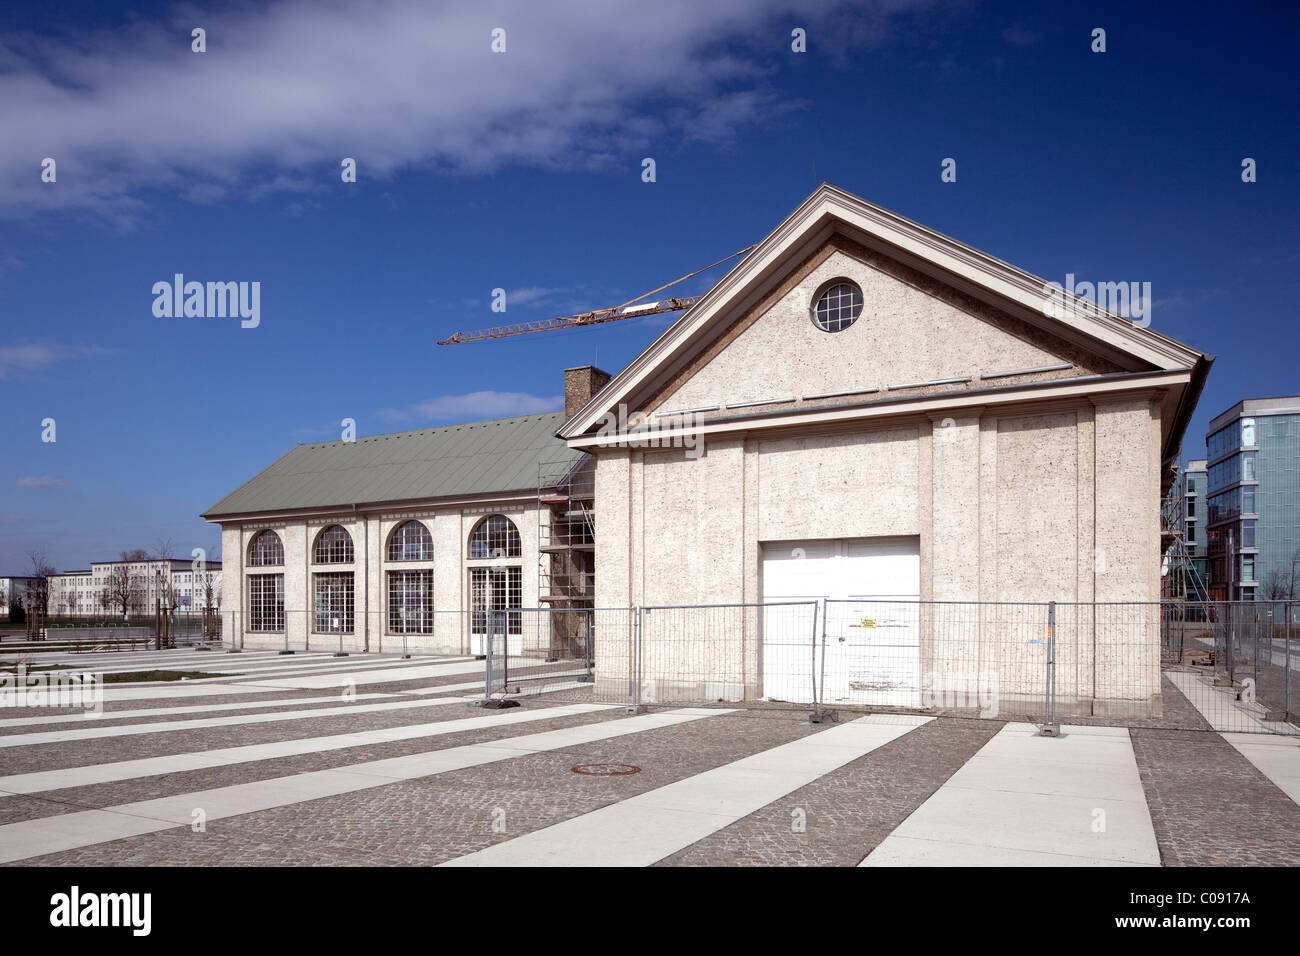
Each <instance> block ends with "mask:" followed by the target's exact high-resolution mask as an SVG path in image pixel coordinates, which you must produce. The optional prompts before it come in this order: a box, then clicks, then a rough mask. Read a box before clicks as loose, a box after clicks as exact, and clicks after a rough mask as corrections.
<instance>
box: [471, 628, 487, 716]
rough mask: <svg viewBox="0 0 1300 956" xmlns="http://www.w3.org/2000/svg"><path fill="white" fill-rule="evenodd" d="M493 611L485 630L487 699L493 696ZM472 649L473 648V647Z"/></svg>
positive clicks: (484, 695)
mask: <svg viewBox="0 0 1300 956" xmlns="http://www.w3.org/2000/svg"><path fill="white" fill-rule="evenodd" d="M491 618H492V612H491V611H489V612H488V620H487V622H485V623H486V625H487V626H486V627H485V628H484V630H483V700H484V701H487V700H489V699H491V697H492V624H491ZM471 649H472V648H471Z"/></svg>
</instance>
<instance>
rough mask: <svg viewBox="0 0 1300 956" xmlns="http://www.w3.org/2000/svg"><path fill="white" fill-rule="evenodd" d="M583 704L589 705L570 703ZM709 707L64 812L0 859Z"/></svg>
mask: <svg viewBox="0 0 1300 956" xmlns="http://www.w3.org/2000/svg"><path fill="white" fill-rule="evenodd" d="M575 706H591V705H575ZM717 713H718V711H716V710H693V709H689V708H686V709H680V710H673V711H668V712H666V713H655V714H643V715H640V716H636V717H627V718H625V719H622V720H617V721H608V722H603V723H595V724H583V725H579V726H577V727H569V728H565V729H563V730H553V731H544V732H542V733H537V734H528V735H525V736H522V737H508V738H505V739H503V740H494V741H491V742H487V743H480V744H467V745H465V746H463V747H451V748H448V749H446V750H435V751H431V752H428V753H421V754H415V755H412V756H407V757H394V758H391V759H388V760H374V761H369V762H365V763H358V764H351V765H349V766H345V767H338V768H334V769H330V770H318V771H313V772H311V773H301V774H295V775H294V776H291V777H276V778H273V779H270V780H259V781H257V782H254V783H247V784H237V785H235V786H231V787H220V788H216V789H212V790H203V791H198V792H194V793H184V794H179V795H175V796H170V797H162V798H159V799H156V800H142V801H139V802H136V803H129V804H122V805H118V806H114V807H107V808H104V809H100V810H84V811H81V812H78V813H65V814H61V815H59V816H56V817H45V818H41V819H37V820H24V821H21V822H18V823H9V824H5V825H4V826H0V863H10V862H14V861H17V860H24V859H29V858H31V857H35V856H43V855H47V854H50V853H57V852H60V851H64V850H71V849H76V848H79V847H85V846H92V845H95V844H98V843H106V842H108V841H110V840H118V839H124V838H126V837H132V836H139V835H141V834H145V833H158V832H160V831H163V830H169V829H172V828H175V827H188V826H192V825H193V823H194V821H195V818H196V811H202V815H203V818H204V820H205V821H213V820H220V819H224V818H226V817H232V816H239V815H242V814H247V813H255V812H257V811H259V810H268V809H272V808H275V807H284V806H289V805H291V804H299V803H304V802H307V801H309V800H318V799H321V798H323V797H329V796H336V795H338V794H342V793H353V792H356V791H358V790H367V789H370V788H373V787H382V786H384V785H386V784H391V783H395V782H399V781H403V780H414V779H417V778H421V777H428V776H433V775H436V774H441V773H447V772H449V771H453V770H463V769H465V768H467V767H475V766H482V765H483V764H488V763H494V762H496V761H500V760H509V759H510V758H511V757H518V756H524V755H527V754H532V753H539V752H542V751H547V750H558V749H561V748H565V747H572V746H576V745H579V744H583V743H589V742H591V741H593V740H608V739H610V738H613V737H618V736H621V735H624V734H635V733H639V732H641V731H643V730H649V729H652V728H655V727H667V726H671V725H673V724H676V723H682V722H685V721H691V720H700V719H702V718H704V717H709V716H713V715H714V714H717Z"/></svg>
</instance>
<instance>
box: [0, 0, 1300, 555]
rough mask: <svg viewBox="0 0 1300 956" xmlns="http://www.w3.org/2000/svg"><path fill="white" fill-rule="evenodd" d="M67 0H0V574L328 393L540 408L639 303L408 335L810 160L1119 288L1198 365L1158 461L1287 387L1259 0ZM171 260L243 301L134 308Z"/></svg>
mask: <svg viewBox="0 0 1300 956" xmlns="http://www.w3.org/2000/svg"><path fill="white" fill-rule="evenodd" d="M1135 6H1136V7H1137V9H1134V7H1135ZM105 7H106V5H101V4H85V5H81V6H79V5H77V4H61V5H58V7H57V9H55V8H54V7H53V6H46V5H32V6H31V9H30V10H27V11H23V10H20V9H17V8H16V7H14V6H12V5H11V6H9V7H6V8H5V10H4V12H3V13H0V128H3V129H4V132H5V135H4V137H3V138H2V140H0V315H2V316H3V326H2V330H3V332H2V334H0V401H2V403H3V404H2V406H0V407H2V408H3V414H2V415H0V422H3V424H2V425H0V441H2V444H0V449H3V451H2V452H0V574H2V573H21V571H22V570H23V569H25V568H26V566H27V559H26V556H25V555H26V552H27V551H28V550H30V549H40V550H43V551H45V552H47V554H48V555H49V557H50V558H51V559H52V561H53V563H54V564H55V565H57V566H58V567H60V568H73V567H85V566H87V565H88V563H89V562H90V561H91V560H92V559H101V558H105V557H111V556H115V555H116V554H117V552H118V551H119V550H121V549H123V548H133V547H145V548H148V547H150V546H151V544H152V543H153V542H154V541H156V540H157V539H159V538H171V539H172V540H173V541H174V543H175V544H176V546H177V550H178V551H179V552H181V553H184V554H188V552H189V550H190V548H192V547H205V548H208V549H209V551H213V552H215V551H216V549H217V548H218V546H219V534H218V532H217V529H216V528H215V527H214V526H210V525H207V524H205V523H204V522H203V521H202V520H201V519H200V518H199V517H198V515H199V513H200V512H201V511H202V510H204V509H205V508H207V507H208V506H210V505H211V504H213V503H214V502H215V501H216V500H217V499H219V498H220V497H221V496H222V495H224V494H225V493H226V492H228V491H230V490H231V489H232V488H234V487H235V486H236V485H237V484H239V483H240V482H241V481H243V480H245V479H246V478H248V477H250V476H251V475H252V474H254V473H255V472H257V471H258V470H260V469H261V468H263V467H265V466H266V465H267V464H269V463H270V462H271V461H272V460H273V459H274V458H276V457H278V456H279V455H280V454H282V453H283V452H284V451H286V450H287V449H288V448H289V447H290V446H292V445H293V444H295V443H297V442H301V441H310V440H321V439H327V438H337V437H339V426H338V422H339V421H340V420H341V419H343V418H344V417H351V418H354V419H355V420H356V422H357V428H358V432H359V433H360V434H370V433H375V432H383V431H392V430H396V429H401V428H418V427H424V426H427V425H432V424H439V423H444V422H448V421H466V420H473V419H476V418H487V417H497V416H501V415H508V414H517V413H526V412H529V411H535V410H538V409H542V408H551V407H558V406H559V399H558V396H559V394H560V392H561V371H562V369H563V368H565V367H566V366H572V365H578V364H584V363H587V362H594V363H596V364H599V365H600V366H602V367H604V368H606V369H608V370H610V371H618V370H619V369H621V368H622V367H623V366H624V365H625V364H626V363H627V362H628V361H629V360H631V359H632V358H633V357H634V356H635V355H636V354H637V353H638V352H639V351H640V350H641V349H642V348H644V347H645V346H646V345H647V344H648V343H649V342H650V341H651V340H652V339H653V337H654V336H655V335H656V334H658V333H659V332H660V331H662V329H663V328H664V327H665V326H666V325H667V324H668V322H669V321H671V318H672V316H659V317H653V318H647V319H644V320H637V321H626V322H620V323H616V324H612V325H607V326H603V327H597V328H589V329H580V330H573V331H566V332H560V333H546V334H543V335H530V336H522V337H518V338H513V339H506V340H500V341H496V342H491V343H483V344H474V345H460V346H454V347H442V348H440V347H438V346H436V345H435V344H434V343H435V341H436V340H437V339H439V338H442V337H445V336H446V335H447V334H448V333H450V332H453V331H456V330H458V329H471V328H479V327H483V326H488V325H494V324H499V323H503V322H519V321H525V320H528V319H534V318H548V317H550V316H553V315H558V314H567V313H571V312H576V311H582V310H587V309H592V308H599V307H605V306H611V305H615V304H618V303H619V302H622V301H625V300H626V299H629V298H632V297H633V296H636V295H639V294H640V293H642V292H645V291H648V290H649V289H652V288H654V287H655V286H657V285H660V284H662V283H663V282H666V281H668V280H669V279H671V278H674V277H676V276H678V275H680V274H683V273H686V272H689V271H692V270H694V269H696V268H699V267H700V266H702V265H705V264H707V263H709V262H712V261H714V260H716V259H719V258H721V257H722V256H724V255H727V254H729V253H731V252H734V251H736V250H738V249H740V248H742V247H744V246H746V245H748V244H750V243H752V242H755V241H757V240H758V239H760V238H761V237H762V236H763V235H764V234H766V233H767V232H768V231H769V230H770V229H771V228H772V227H773V226H775V225H776V224H777V223H778V222H779V221H780V220H781V219H782V218H784V216H785V215H786V214H787V213H788V212H789V211H790V210H791V209H792V208H793V207H794V206H795V205H796V204H797V203H798V202H800V201H801V200H802V199H803V198H804V197H805V196H806V195H807V194H808V193H809V192H811V191H812V190H813V189H814V188H815V186H816V185H817V184H818V183H819V182H821V181H823V180H826V181H830V182H833V183H835V184H837V185H839V186H842V187H844V188H846V189H848V190H851V191H852V192H855V193H858V194H859V195H862V196H864V197H866V198H868V199H870V200H872V201H874V202H877V203H879V204H881V205H883V206H886V207H888V208H890V209H893V210H895V211H897V212H899V213H902V214H903V215H906V216H908V217H909V218H912V219H914V220H917V221H919V222H921V223H923V224H925V225H927V226H930V227H932V228H935V229H938V230H940V231H942V232H944V233H947V234H949V235H952V236H954V237H956V238H958V239H960V240H962V241H964V242H967V243H970V244H971V245H974V246H976V247H977V248H980V249H983V250H985V251H987V252H989V253H991V254H993V255H996V256H998V257H1000V258H1002V259H1005V260H1007V261H1009V262H1012V263H1014V264H1016V265H1018V266H1020V267H1022V268H1024V269H1027V270H1028V271H1030V272H1032V273H1035V274H1037V275H1040V276H1043V277H1045V278H1047V279H1050V280H1053V281H1057V282H1064V281H1065V276H1066V274H1067V273H1074V274H1076V275H1077V276H1078V277H1079V278H1081V279H1100V280H1111V281H1120V280H1123V281H1149V282H1151V284H1152V290H1153V297H1154V303H1153V307H1152V314H1151V320H1152V323H1151V324H1152V327H1153V328H1155V329H1157V330H1159V331H1161V332H1163V333H1165V334H1168V335H1171V336H1173V337H1174V338H1177V339H1180V340H1182V341H1185V342H1187V343H1189V344H1191V345H1193V346H1195V347H1197V348H1200V349H1202V350H1203V351H1207V352H1211V353H1214V354H1216V355H1217V356H1218V360H1217V362H1216V363H1215V366H1214V369H1213V371H1212V372H1211V375H1210V380H1209V383H1208V386H1207V388H1206V391H1205V395H1204V397H1203V398H1202V400H1201V403H1200V407H1199V408H1198V410H1197V413H1196V416H1195V418H1194V420H1193V422H1192V426H1191V429H1190V431H1189V433H1188V438H1187V440H1186V441H1185V444H1184V452H1185V454H1186V455H1187V456H1188V457H1195V456H1197V455H1203V453H1204V434H1205V427H1206V424H1207V422H1208V421H1209V419H1210V418H1211V417H1212V416H1213V415H1216V414H1218V413H1219V412H1221V411H1223V410H1224V409H1226V408H1227V407H1228V406H1230V405H1231V404H1233V403H1234V402H1236V401H1237V400H1239V399H1241V398H1243V397H1251V396H1271V395H1285V394H1295V393H1297V392H1300V375H1298V374H1297V371H1296V364H1297V362H1296V360H1297V355H1298V354H1300V348H1298V347H1297V346H1300V332H1297V316H1296V309H1295V306H1294V303H1295V301H1296V298H1297V292H1300V289H1298V288H1297V286H1298V285H1300V280H1298V279H1297V276H1300V224H1298V220H1297V215H1296V213H1297V196H1298V195H1300V193H1298V192H1297V184H1298V183H1300V175H1297V174H1298V173H1300V168H1298V167H1300V135H1298V134H1297V129H1296V124H1295V118H1296V116H1297V115H1300V109H1298V108H1297V107H1298V106H1300V104H1298V103H1297V90H1298V89H1300V84H1297V83H1296V81H1295V49H1296V44H1297V29H1296V27H1297V20H1296V14H1294V13H1293V12H1278V11H1279V8H1278V7H1277V6H1275V5H1269V4H1258V5H1256V4H1249V3H1238V4H1234V5H1231V6H1228V7H1224V6H1221V5H1215V6H1209V5H1205V6H1199V7H1198V6H1197V5H1194V4H1192V5H1189V4H1169V5H1167V6H1165V5H1152V7H1151V8H1150V9H1147V5H1145V4H1144V5H1133V4H1120V3H1116V4H1104V3H1103V4H1090V5H1087V6H1086V7H1085V6H1083V5H1078V6H1073V5H1072V6H1064V5H1056V4H1042V3H997V4H993V3H976V2H970V3H958V4H943V5H938V4H931V3H923V2H912V0H888V2H875V3H857V4H834V3H815V4H809V3H790V2H777V0H751V2H745V3H741V2H720V3H716V4H709V5H700V4H693V3H687V2H684V0H680V2H679V0H663V2H657V3H655V4H643V3H623V2H607V3H601V4H581V3H572V2H556V3H551V4H536V3H528V4H515V5H511V4H491V3H488V4H483V3H448V4H444V5H430V4H415V3H376V4H372V5H370V6H368V7H367V10H369V11H370V12H369V13H365V14H362V13H360V12H357V11H356V10H352V9H349V7H348V6H347V5H346V4H328V5H324V4H307V3H300V2H293V3H281V4H271V5H251V4H250V5H243V4H239V5H228V4H223V5H221V6H218V7H213V8H210V9H209V8H206V7H204V6H202V5H196V6H189V5H187V6H184V7H178V6H175V5H171V4H132V5H122V6H121V7H120V8H118V9H117V10H112V9H106V8H105ZM701 8H703V9H701ZM194 26H201V27H203V28H204V29H205V30H206V31H207V38H208V39H207V46H208V50H207V52H206V53H203V54H196V53H193V52H191V50H190V42H191V41H190V31H191V28H192V27H194ZM495 27H503V28H505V30H506V43H507V47H506V52H505V53H504V54H493V53H492V52H491V51H490V49H489V45H490V41H491V37H490V32H491V30H492V29H493V28H495ZM795 27H802V28H804V29H806V30H807V36H808V40H807V52H806V53H803V54H796V53H794V52H792V51H791V49H790V42H791V41H790V32H791V30H792V29H793V28H795ZM1096 27H1101V28H1103V29H1105V30H1106V45H1107V50H1106V52H1105V53H1102V54H1096V53H1092V52H1091V51H1090V48H1089V47H1090V43H1091V31H1092V30H1093V29H1094V28H1096ZM47 156H49V157H53V158H55V160H56V162H57V164H58V165H57V181H56V182H54V183H43V182H41V180H40V164H41V160H42V159H43V158H44V157H47ZM344 156H351V157H355V158H356V159H357V162H358V182H356V183H354V184H345V183H342V182H341V181H340V176H339V162H340V159H341V158H342V157H344ZM647 156H649V157H653V158H654V159H655V161H656V164H657V181H656V182H654V183H644V182H642V181H641V175H640V174H641V160H642V159H643V158H644V157H647ZM945 157H953V158H955V159H956V160H957V181H956V182H955V183H943V182H941V181H940V162H941V160H942V159H944V158H945ZM1245 157H1251V158H1254V159H1255V160H1256V162H1257V176H1258V181H1257V182H1254V183H1243V182H1242V179H1241V162H1242V160H1243V158H1245ZM178 272H179V273H183V274H185V276H186V277H187V278H188V279H196V280H200V281H208V280H213V281H228V280H242V281H258V282H260V283H261V290H262V292H261V322H260V325H259V326H258V327H257V328H255V329H242V328H241V327H240V324H239V321H238V320H237V319H229V318H226V319H201V318H179V319H178V318H157V317H155V316H154V314H153V311H152V305H153V295H152V293H151V289H152V286H153V284H154V283H155V282H158V281H170V279H171V277H172V276H173V274H175V273H178ZM721 272H722V270H718V271H717V272H715V273H712V274H710V275H708V276H704V277H700V278H698V279H695V280H691V281H690V282H688V283H684V284H683V285H682V286H681V287H679V291H680V293H681V294H692V293H698V292H702V291H704V290H705V289H706V288H707V287H708V285H709V284H710V282H711V281H716V279H717V278H718V277H720V275H721ZM498 287H499V288H504V289H506V290H507V291H508V296H507V302H508V304H509V309H508V311H507V313H505V314H504V315H503V314H500V313H493V312H491V311H490V310H489V302H490V297H491V291H492V289H494V288H498ZM46 418H53V419H55V421H56V428H57V441H55V442H53V443H49V442H43V441H42V440H41V435H42V426H41V422H42V420H43V419H46Z"/></svg>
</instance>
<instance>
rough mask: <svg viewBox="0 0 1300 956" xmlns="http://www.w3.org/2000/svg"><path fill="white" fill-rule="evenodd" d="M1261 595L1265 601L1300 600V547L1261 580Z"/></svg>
mask: <svg viewBox="0 0 1300 956" xmlns="http://www.w3.org/2000/svg"><path fill="white" fill-rule="evenodd" d="M1259 596H1260V597H1261V598H1263V599H1264V600H1265V601H1297V600H1300V548H1296V549H1295V550H1294V551H1292V552H1291V558H1290V560H1289V561H1288V562H1287V563H1286V564H1283V565H1282V566H1281V567H1280V568H1274V569H1273V570H1272V571H1269V572H1268V574H1266V575H1264V577H1263V578H1261V579H1260V582H1259Z"/></svg>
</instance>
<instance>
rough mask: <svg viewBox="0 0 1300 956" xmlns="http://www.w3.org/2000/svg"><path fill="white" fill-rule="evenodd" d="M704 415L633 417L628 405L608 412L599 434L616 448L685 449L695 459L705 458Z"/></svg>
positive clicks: (693, 413)
mask: <svg viewBox="0 0 1300 956" xmlns="http://www.w3.org/2000/svg"><path fill="white" fill-rule="evenodd" d="M703 425H704V416H703V415H702V414H700V413H699V412H698V411H690V412H679V413H674V414H671V415H667V416H665V417H663V418H658V417H656V418H651V417H649V416H647V415H640V414H632V415H629V413H628V408H627V406H626V405H619V406H618V409H617V411H613V410H611V411H609V412H606V413H605V417H604V418H603V419H601V423H600V427H599V428H598V429H597V430H596V434H598V435H600V436H601V437H604V438H612V439H614V440H612V441H608V442H603V443H602V444H604V445H606V447H613V448H683V449H685V450H686V457H687V458H691V459H696V458H701V457H703V456H704V434H703Z"/></svg>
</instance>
